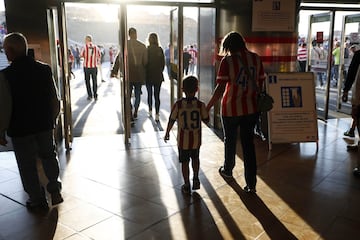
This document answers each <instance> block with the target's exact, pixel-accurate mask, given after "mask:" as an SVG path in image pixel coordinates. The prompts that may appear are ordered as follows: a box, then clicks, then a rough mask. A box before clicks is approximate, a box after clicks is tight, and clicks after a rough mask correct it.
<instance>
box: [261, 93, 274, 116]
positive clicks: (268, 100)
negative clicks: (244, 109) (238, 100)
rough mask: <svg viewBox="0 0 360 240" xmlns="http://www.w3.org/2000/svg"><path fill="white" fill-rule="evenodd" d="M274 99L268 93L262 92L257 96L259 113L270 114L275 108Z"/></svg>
mask: <svg viewBox="0 0 360 240" xmlns="http://www.w3.org/2000/svg"><path fill="white" fill-rule="evenodd" d="M273 104H274V99H273V98H272V97H271V96H270V95H269V94H267V93H266V92H260V93H259V94H258V96H257V110H258V112H268V111H270V110H271V109H272V108H273Z"/></svg>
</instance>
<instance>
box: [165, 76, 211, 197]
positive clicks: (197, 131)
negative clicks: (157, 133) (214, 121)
mask: <svg viewBox="0 0 360 240" xmlns="http://www.w3.org/2000/svg"><path fill="white" fill-rule="evenodd" d="M197 90H198V79H197V78H196V77H195V76H187V77H185V78H184V79H183V91H184V93H185V96H186V97H185V98H181V99H180V100H178V101H177V102H176V103H175V104H174V105H173V106H172V109H171V113H170V117H169V122H168V125H167V128H166V133H165V137H164V140H165V142H166V141H167V140H169V139H170V135H169V134H170V130H171V128H172V127H173V126H174V123H175V122H177V124H178V132H177V144H178V150H179V162H180V163H181V168H182V175H183V178H184V182H185V183H184V185H182V187H181V191H182V192H183V193H190V192H191V190H190V179H189V162H190V158H191V160H192V169H193V173H194V176H193V185H192V189H193V190H197V189H200V181H199V168H200V160H199V152H200V145H201V121H203V122H205V123H207V122H209V113H208V111H207V110H206V108H205V103H203V102H202V101H200V100H198V99H197V98H196V97H195V94H196V92H197Z"/></svg>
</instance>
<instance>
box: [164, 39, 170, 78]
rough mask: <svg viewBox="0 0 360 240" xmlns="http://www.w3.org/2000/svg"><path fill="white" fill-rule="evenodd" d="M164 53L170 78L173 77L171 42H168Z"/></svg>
mask: <svg viewBox="0 0 360 240" xmlns="http://www.w3.org/2000/svg"><path fill="white" fill-rule="evenodd" d="M164 55H165V65H166V70H167V74H168V76H169V78H170V77H171V64H170V61H171V58H170V44H168V45H167V47H166V48H165V51H164Z"/></svg>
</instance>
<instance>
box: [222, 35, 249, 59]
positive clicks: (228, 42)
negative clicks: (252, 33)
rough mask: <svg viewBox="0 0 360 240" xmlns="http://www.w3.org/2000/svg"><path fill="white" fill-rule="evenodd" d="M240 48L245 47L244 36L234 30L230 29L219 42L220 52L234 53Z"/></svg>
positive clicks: (223, 53)
mask: <svg viewBox="0 0 360 240" xmlns="http://www.w3.org/2000/svg"><path fill="white" fill-rule="evenodd" d="M241 49H246V44H245V40H244V38H243V37H242V36H241V35H240V34H239V33H238V32H235V31H231V32H229V33H228V34H226V35H225V37H224V38H223V40H222V42H221V48H220V54H222V55H225V54H226V53H228V52H230V53H234V52H237V51H239V50H241Z"/></svg>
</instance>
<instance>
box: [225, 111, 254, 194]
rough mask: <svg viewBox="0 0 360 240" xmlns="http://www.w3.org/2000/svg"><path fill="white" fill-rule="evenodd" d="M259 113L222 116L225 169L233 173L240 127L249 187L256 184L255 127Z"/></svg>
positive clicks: (246, 178)
mask: <svg viewBox="0 0 360 240" xmlns="http://www.w3.org/2000/svg"><path fill="white" fill-rule="evenodd" d="M257 118H258V114H251V115H245V116H238V117H224V116H223V117H222V124H223V131H224V145H225V161H224V166H223V167H224V170H225V173H226V174H228V175H232V170H233V169H234V167H235V156H236V142H237V137H238V128H240V130H239V131H240V142H241V147H242V151H243V158H244V159H243V160H244V169H245V181H246V184H247V186H248V187H250V188H255V186H256V171H257V165H256V155H255V145H254V127H255V123H256V120H257Z"/></svg>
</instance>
